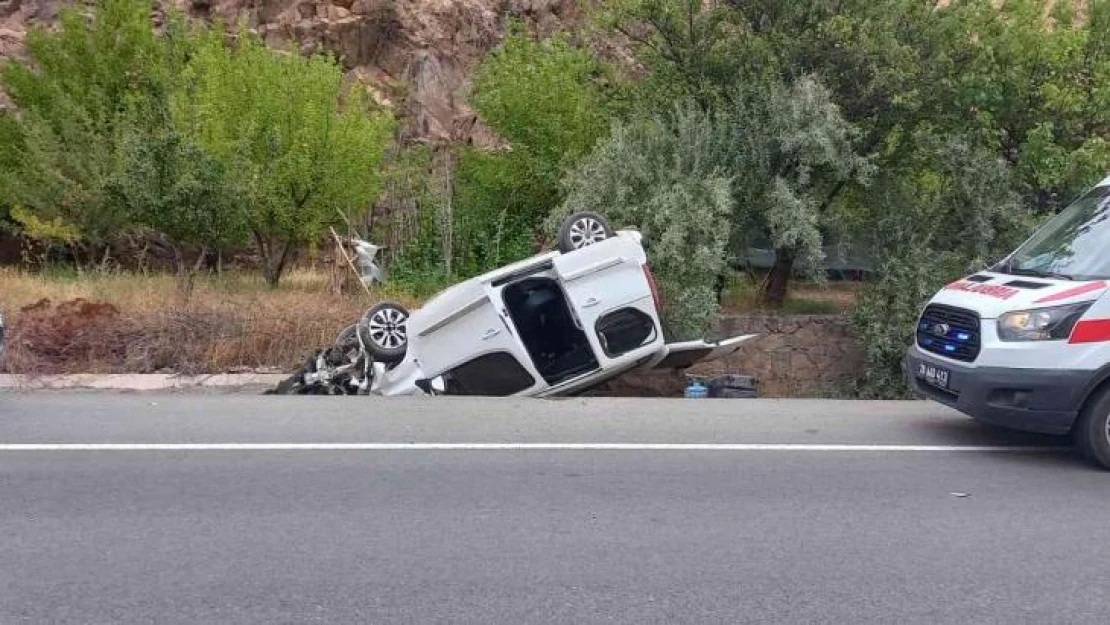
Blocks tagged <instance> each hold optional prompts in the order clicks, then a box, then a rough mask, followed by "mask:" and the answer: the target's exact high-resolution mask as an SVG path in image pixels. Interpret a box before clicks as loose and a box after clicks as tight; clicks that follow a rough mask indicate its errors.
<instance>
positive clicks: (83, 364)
mask: <svg viewBox="0 0 1110 625" xmlns="http://www.w3.org/2000/svg"><path fill="white" fill-rule="evenodd" d="M177 286H178V283H177V280H176V279H175V277H174V276H172V275H136V274H129V273H104V274H87V273H86V274H81V275H77V274H76V273H74V272H57V271H50V272H45V273H38V272H34V273H32V272H25V271H19V270H15V269H0V310H2V311H3V312H4V314H5V317H6V319H7V322H8V325H9V337H8V342H9V343H8V363H7V364H8V369H9V371H12V372H14V373H32V374H35V373H78V372H80V373H153V372H179V373H222V372H229V371H242V370H251V369H282V370H287V369H290V368H292V367H295V366H296V365H297V364H299V363H301V362H303V360H304V359H305V358H306V357H307V356H308V355H309V354H311V353H312V352H313V350H315V349H317V348H319V347H321V346H323V345H328V344H330V343H331V342H332V341H334V339H335V336H336V334H337V333H338V332H339V330H340V329H342V328H343V327H345V326H346V325H348V324H351V323H354V322H355V321H357V320H358V318H359V317H360V316H361V315H362V313H363V312H364V311H365V310H366V309H367V308H368V307H370V306H371V305H373V304H374V303H375V302H376V301H379V300H381V299H393V300H396V301H400V302H401V303H403V304H405V305H407V306H410V307H414V306H415V305H416V304H417V303H418V302H416V301H414V300H413V299H412V298H410V297H407V296H403V295H402V296H400V297H398V294H396V293H391V292H389V291H378V292H375V294H374V295H373V296H367V295H366V294H365V293H364V292H362V291H361V290H357V291H355V292H353V293H352V294H351V295H344V294H336V293H334V292H332V289H331V287H330V278H329V275H328V274H327V273H325V272H318V271H311V270H298V271H293V272H291V273H290V274H289V275H288V277H287V278H285V279H283V281H282V285H281V287H280V288H278V289H270V288H269V287H267V285H266V284H265V282H264V281H263V280H262V279H260V278H259V277H257V276H256V275H252V274H246V273H243V274H238V273H228V274H223V275H220V276H201V277H198V279H197V282H196V286H195V288H194V291H193V293H192V296H191V297H189V298H188V299H187V300H186V299H183V298H182V296H181V295H180V293H179V291H178V288H177ZM43 300H46V301H45V302H43Z"/></svg>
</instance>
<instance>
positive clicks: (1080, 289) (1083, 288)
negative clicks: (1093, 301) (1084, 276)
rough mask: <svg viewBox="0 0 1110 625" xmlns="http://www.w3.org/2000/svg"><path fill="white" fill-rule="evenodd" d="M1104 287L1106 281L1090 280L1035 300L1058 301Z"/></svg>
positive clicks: (1042, 301)
mask: <svg viewBox="0 0 1110 625" xmlns="http://www.w3.org/2000/svg"><path fill="white" fill-rule="evenodd" d="M1105 288H1106V282H1104V281H1103V280H1099V281H1098V282H1091V283H1088V284H1081V285H1079V286H1077V287H1072V288H1070V289H1068V290H1066V291H1060V292H1059V293H1055V294H1053V295H1047V296H1045V297H1042V298H1041V299H1039V300H1037V302H1036V303H1038V304H1043V303H1044V302H1058V301H1060V300H1062V299H1070V298H1072V297H1076V296H1079V295H1086V294H1087V293H1093V292H1095V291H1101V290H1103V289H1105Z"/></svg>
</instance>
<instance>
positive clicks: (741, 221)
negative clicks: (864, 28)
mask: <svg viewBox="0 0 1110 625" xmlns="http://www.w3.org/2000/svg"><path fill="white" fill-rule="evenodd" d="M731 100H732V103H731V104H730V105H729V107H728V109H727V110H726V111H725V112H723V113H722V114H721V118H722V119H723V120H725V122H726V123H725V128H724V133H725V134H724V136H725V137H726V139H725V147H724V150H723V153H724V154H723V156H724V161H725V163H727V168H728V171H729V173H730V174H731V176H732V179H733V180H734V181H735V182H734V185H733V193H734V194H735V195H736V196H737V200H736V206H737V211H736V212H735V213H734V215H733V216H732V220H731V223H732V228H733V229H732V232H733V243H734V247H735V248H739V249H745V248H746V247H747V246H748V245H750V244H751V243H753V242H754V241H753V240H752V238H751V237H752V235H759V236H761V238H763V239H764V240H767V241H769V242H770V243H771V245H772V247H773V248H774V250H775V263H774V266H773V267H772V268H771V272H770V274H769V275H768V277H767V280H766V281H765V282H764V286H763V290H762V300H763V301H764V302H766V303H767V304H769V305H771V306H775V307H777V306H781V305H782V303H783V301H785V299H786V295H787V291H788V287H789V284H790V280H791V278H792V277H793V275H794V273H795V269H796V268H797V266H800V268H802V269H805V270H807V271H808V273H810V274H811V275H814V276H823V271H822V262H823V261H824V251H823V243H824V238H825V233H826V232H828V231H829V230H830V229H835V228H836V226H837V224H836V222H837V220H836V218H835V217H836V215H835V213H834V211H833V207H832V202H831V200H832V198H834V197H835V195H836V193H837V191H838V190H839V189H841V188H843V187H844V186H845V184H847V183H849V182H855V183H859V184H865V183H866V182H867V181H868V179H869V178H870V176H871V174H872V173H873V166H872V164H871V162H870V160H869V158H867V157H864V156H862V155H860V154H858V153H857V151H856V150H857V148H856V141H857V138H858V134H859V133H858V130H857V129H856V127H855V126H853V125H852V124H851V123H849V122H848V121H847V120H845V119H844V118H843V116H842V115H841V113H840V109H839V107H837V106H836V104H835V103H834V102H833V101H832V96H831V94H830V92H829V91H828V90H827V89H825V87H824V86H823V85H821V83H820V82H818V81H817V80H816V79H814V78H812V77H803V78H802V79H800V80H799V81H797V82H796V83H794V84H793V85H789V86H788V85H783V84H764V85H761V86H758V87H756V88H750V87H749V88H741V89H738V90H737V91H735V92H734V94H733V96H732V98H731Z"/></svg>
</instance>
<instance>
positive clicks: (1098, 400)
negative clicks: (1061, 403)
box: [1073, 388, 1110, 470]
mask: <svg viewBox="0 0 1110 625" xmlns="http://www.w3.org/2000/svg"><path fill="white" fill-rule="evenodd" d="M1073 434H1074V435H1075V436H1074V437H1075V444H1076V445H1077V446H1078V447H1079V450H1080V451H1082V452H1083V455H1084V456H1086V457H1087V459H1088V460H1090V461H1091V462H1094V463H1095V464H1097V465H1099V466H1101V467H1102V468H1104V469H1108V470H1110V388H1106V389H1103V390H1102V391H1100V392H1099V394H1098V395H1097V396H1095V397H1094V398H1093V399H1092V400H1091V401H1089V402H1087V406H1086V407H1085V408H1084V409H1083V412H1082V413H1081V414H1080V415H1079V421H1078V422H1076V424H1075V430H1074V431H1073Z"/></svg>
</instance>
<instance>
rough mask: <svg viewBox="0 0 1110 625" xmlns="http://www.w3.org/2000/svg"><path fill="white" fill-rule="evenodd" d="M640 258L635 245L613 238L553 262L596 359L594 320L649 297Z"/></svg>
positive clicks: (597, 344) (597, 343)
mask: <svg viewBox="0 0 1110 625" xmlns="http://www.w3.org/2000/svg"><path fill="white" fill-rule="evenodd" d="M642 255H643V252H642V251H641V250H640V248H639V246H638V245H636V244H635V243H633V242H631V241H628V240H626V239H624V238H621V237H614V238H611V239H608V240H606V241H602V242H600V243H597V244H594V245H591V246H589V247H585V248H582V249H580V250H575V251H574V252H569V253H567V254H563V255H561V256H559V257H557V258H555V259H554V261H553V266H554V269H555V272H556V274H557V275H558V276H559V281H560V283H561V285H562V287H563V290H564V291H565V292H566V295H567V300H568V301H569V302H570V304H571V309H572V310H573V311H574V313H575V315H576V316H577V317H578V320H579V322H580V323H581V325H582V329H583V330H584V331H585V332H586V335H587V336H588V337H589V340H590V344H591V346H592V347H593V349H594V352H595V353H596V354H598V355H599V358H602V359H604V358H605V356H604V350H603V349H602V346H601V344H600V341H599V339H598V336H597V332H596V328H595V326H596V324H597V320H598V318H599V317H601V316H602V315H604V314H605V313H607V312H609V311H612V310H616V309H617V308H620V307H622V306H627V305H629V304H630V303H632V302H635V301H638V300H642V299H644V298H650V297H651V287H650V286H649V284H648V282H647V278H646V277H645V275H644V269H643V264H642V261H641V259H640V258H639V257H642Z"/></svg>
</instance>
